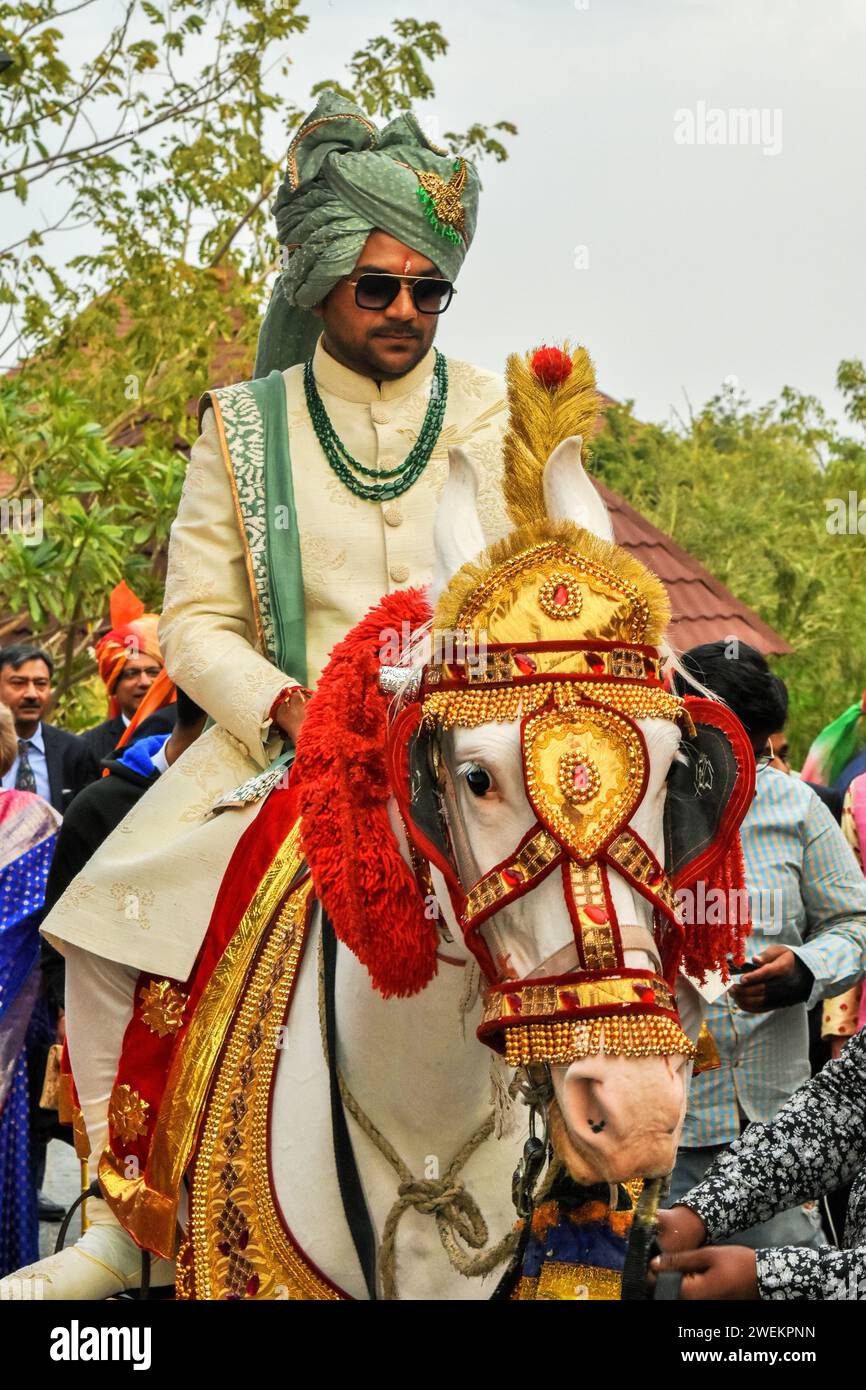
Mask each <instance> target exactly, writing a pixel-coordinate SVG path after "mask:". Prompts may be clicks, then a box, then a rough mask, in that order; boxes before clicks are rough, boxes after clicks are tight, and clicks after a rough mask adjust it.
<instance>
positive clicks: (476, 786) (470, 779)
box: [466, 767, 493, 796]
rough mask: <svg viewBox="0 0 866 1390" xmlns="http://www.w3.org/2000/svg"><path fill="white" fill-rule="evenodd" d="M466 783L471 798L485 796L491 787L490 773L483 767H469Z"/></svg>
mask: <svg viewBox="0 0 866 1390" xmlns="http://www.w3.org/2000/svg"><path fill="white" fill-rule="evenodd" d="M466 783H467V785H468V787H469V790H470V791H471V792H472V795H473V796H485V795H486V793H487V792H489V791H490V788H491V787H492V786H493V782H492V780H491V777H490V773H489V772H486V771H485V769H484V768H483V767H470V769H469V771H468V772H467V773H466Z"/></svg>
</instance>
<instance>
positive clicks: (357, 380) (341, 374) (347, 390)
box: [313, 338, 436, 405]
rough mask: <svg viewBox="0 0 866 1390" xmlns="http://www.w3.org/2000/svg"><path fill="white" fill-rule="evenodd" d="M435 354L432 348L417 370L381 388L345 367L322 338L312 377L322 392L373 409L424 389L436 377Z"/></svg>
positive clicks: (318, 346) (318, 343)
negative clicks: (376, 403)
mask: <svg viewBox="0 0 866 1390" xmlns="http://www.w3.org/2000/svg"><path fill="white" fill-rule="evenodd" d="M435 364H436V354H435V352H434V351H433V349H432V348H431V349H430V351H429V352H428V353H427V355H426V356H425V357H422V358H421V361H420V362H419V363H418V365H417V366H415V367H413V368H412V370H411V372H407V373H406V375H405V376H401V377H397V379H396V380H395V381H383V382H382V383H381V385H380V384H379V383H378V382H376V381H373V379H372V377H368V376H361V375H360V373H358V372H353V371H351V370H350V369H349V368H348V367H344V366H343V365H342V363H340V362H338V361H337V360H336V359H335V358H333V357H332V356H331V354H330V353H329V352H326V351H325V349H324V348H323V347H322V340H321V338H320V339H319V341H318V342H317V343H316V350H315V352H314V353H313V375H314V376H315V378H316V385H317V386H318V387H319V389H320V390H322V391H328V392H329V393H330V394H331V395H333V396H339V397H341V399H342V400H344V401H355V402H356V403H357V404H359V405H372V404H373V403H374V402H376V401H394V400H400V399H401V398H402V397H403V396H408V395H410V394H411V392H412V391H415V390H416V389H417V388H418V387H419V386H421V385H423V384H424V382H425V381H428V380H429V379H430V377H431V376H432V375H433V368H434V366H435Z"/></svg>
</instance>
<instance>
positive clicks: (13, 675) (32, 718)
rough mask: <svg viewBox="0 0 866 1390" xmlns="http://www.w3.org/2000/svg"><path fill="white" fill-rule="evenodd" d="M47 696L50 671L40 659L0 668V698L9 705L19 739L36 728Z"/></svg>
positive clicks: (45, 705) (47, 699) (45, 704)
mask: <svg viewBox="0 0 866 1390" xmlns="http://www.w3.org/2000/svg"><path fill="white" fill-rule="evenodd" d="M50 699H51V673H50V672H49V670H48V667H47V666H46V665H45V662H44V661H42V660H41V658H34V660H33V661H23V662H22V663H21V665H20V666H19V667H18V669H17V671H16V670H15V667H14V666H4V667H3V668H2V670H0V700H2V701H3V702H4V703H5V704H7V705H8V706H9V708H10V709H11V711H12V717H13V719H14V720H15V732H16V733H17V734H18V737H19V738H29V736H30V735H31V734H33V733H35V731H36V726H37V724H38V723H39V722H40V720H41V719H42V717H43V715H44V713H45V710H46V709H47V707H48V701H49V700H50Z"/></svg>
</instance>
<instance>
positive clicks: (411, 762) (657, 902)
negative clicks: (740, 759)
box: [391, 528, 694, 1066]
mask: <svg viewBox="0 0 866 1390" xmlns="http://www.w3.org/2000/svg"><path fill="white" fill-rule="evenodd" d="M573 529H574V533H575V534H574V537H573V538H572V537H571V536H569V537H568V538H567V539H563V538H560V537H551V538H550V539H547V540H541V541H540V542H538V543H536V544H530V545H524V546H523V547H522V548H519V549H516V550H515V551H513V553H512V554H511V555H510V556H509V557H508V559H507V560H506V561H505V563H503V564H500V565H498V566H496V567H495V568H494V569H493V572H492V573H491V574H489V576H488V578H487V579H486V581H485V582H484V583H483V584H482V585H480V586H479V587H477V588H476V589H475V590H474V592H473V595H472V598H471V600H470V601H469V602H468V603H466V604H464V605H462V607H461V611H460V613H459V615H458V619H459V620H458V623H457V624H456V626H457V628H458V629H460V630H462V631H467V630H468V632H469V633H471V634H472V636H473V638H474V640H472V641H469V642H468V643H467V644H466V652H472V653H473V656H472V658H471V659H470V658H469V657H468V656H467V655H466V653H465V652H464V653H463V654H462V655H458V656H457V657H456V658H452V659H447V660H442V661H434V662H432V663H431V664H429V665H428V666H426V667H425V668H424V670H423V673H421V676H420V680H418V681H417V682H416V686H415V689H414V691H413V697H414V698H413V699H412V701H411V703H409V704H407V705H404V708H403V710H402V712H401V713H400V715H399V716H398V717H397V719H396V721H395V722H394V724H393V726H392V731H391V750H392V751H391V756H392V766H393V772H394V775H393V777H392V786H394V787H395V788H396V789H398V791H397V795H398V802H400V805H401V812H402V814H403V817H404V821H405V824H406V827H407V831H408V834H409V838H410V840H411V842H412V844H413V846H414V849H415V851H416V853H417V855H418V857H419V860H420V861H423V863H424V865H425V866H426V864H433V865H435V866H436V867H437V868H438V869H440V871H441V872H442V874H443V876H444V878H445V881H446V883H447V885H448V890H449V893H450V896H451V901H452V905H453V907H454V911H455V914H456V916H457V920H458V922H459V924H460V927H461V929H462V931H463V934H464V937H465V940H466V944H467V946H468V947H469V949H470V950H471V951H472V953H473V954H474V956H475V957H476V959H477V960H478V962H479V964H480V966H481V968H482V970H483V972H484V974H485V976H486V978H487V981H488V985H489V990H488V995H487V1001H486V1006H485V1009H484V1014H483V1018H482V1022H481V1025H480V1027H479V1029H478V1036H479V1037H480V1038H481V1039H482V1040H483V1041H484V1042H486V1043H488V1044H489V1045H490V1046H491V1047H493V1048H494V1049H496V1050H497V1051H500V1052H503V1053H504V1054H505V1057H506V1060H507V1061H508V1063H509V1064H510V1065H512V1066H523V1065H528V1064H532V1063H537V1062H547V1063H550V1062H557V1063H567V1062H570V1061H572V1060H575V1059H576V1058H578V1057H582V1056H585V1055H587V1054H589V1053H594V1052H597V1051H598V1050H599V1049H600V1046H601V1035H602V1029H603V1034H604V1050H605V1051H606V1052H610V1053H626V1054H630V1055H641V1056H643V1055H664V1056H667V1055H671V1054H673V1053H682V1054H686V1055H689V1056H691V1055H692V1052H693V1048H692V1044H691V1043H690V1041H689V1039H688V1038H687V1037H686V1035H685V1033H684V1032H683V1030H682V1028H681V1026H680V1023H679V1019H678V1016H677V1011H676V1003H675V999H674V984H675V979H676V973H677V969H678V966H679V962H680V958H681V954H682V942H683V929H682V926H681V924H680V922H679V920H678V917H677V912H676V903H675V895H674V889H673V885H672V883H671V881H670V879H669V877H668V876H667V874H666V873H665V869H664V867H663V865H662V864H661V863H660V861H659V859H658V858H657V856H656V855H655V854H654V853H653V851H652V850H651V849H650V848H649V846H648V845H647V844H645V843H644V841H643V840H642V839H641V838H640V836H639V835H638V834H637V833H636V832H635V831H634V830H633V829H632V828H631V826H630V824H629V822H630V821H631V819H632V817H633V815H634V813H635V811H636V809H637V807H638V806H639V805H640V802H641V800H642V798H643V796H644V794H645V791H646V786H647V778H648V772H649V754H648V751H647V746H646V741H645V739H644V736H643V733H642V732H641V729H640V727H639V725H638V723H637V721H638V720H641V719H666V720H670V721H672V722H674V723H677V724H679V725H681V726H682V727H683V728H684V730H685V731H686V732H687V733H694V726H693V724H692V720H691V718H690V716H689V713H688V710H687V708H686V703H685V702H684V701H683V700H681V699H679V698H677V697H676V696H673V695H671V694H669V693H668V692H667V691H666V690H665V689H664V687H663V685H662V682H661V679H660V675H659V671H660V665H661V656H660V653H659V650H658V648H657V647H656V646H654V645H652V644H651V643H647V642H646V641H643V640H641V639H642V638H644V636H645V634H646V630H647V628H648V627H652V626H653V623H652V620H651V609H652V606H653V600H654V599H655V600H657V594H656V593H654V591H653V585H656V586H657V587H658V588H660V586H658V585H657V581H655V580H654V579H653V578H652V576H650V575H649V574H648V573H647V572H646V571H643V572H642V574H641V575H640V576H636V578H639V579H643V578H644V575H645V576H646V580H645V582H644V583H635V582H632V581H631V580H630V579H627V578H625V577H623V575H622V574H621V573H618V572H617V566H616V565H615V563H611V561H614V562H615V560H616V558H617V556H618V555H620V554H621V552H617V550H616V547H614V546H613V545H606V544H605V543H604V542H599V541H597V540H596V539H595V538H593V537H588V536H586V533H580V532H578V531H577V528H573ZM578 539H579V540H580V541H582V542H583V543H584V544H583V545H581V547H580V548H578V546H577V545H576V544H575V541H577V540H578ZM590 542H591V543H592V545H591V546H590V544H589V543H590ZM584 547H586V548H591V549H592V550H594V551H596V552H598V551H600V550H601V549H602V548H604V549H605V551H606V552H608V553H605V554H604V560H605V561H607V563H602V562H601V561H600V560H599V559H596V558H593V557H592V555H586V554H585V553H583V550H584ZM631 564H632V566H634V564H635V562H633V561H632V562H631ZM630 572H631V573H635V571H634V569H632V570H631V571H630ZM434 626H435V623H434ZM519 633H523V634H527V633H531V634H532V637H531V639H530V640H528V641H527V640H519V637H518V634H519ZM481 634H483V635H484V636H485V637H489V638H490V639H492V640H490V641H489V643H488V644H487V645H486V646H482V645H480V643H479V640H478V638H479V636H480V635H481ZM602 634H604V635H602ZM434 635H435V633H434ZM512 637H514V638H517V640H508V639H510V638H512ZM500 638H504V639H505V640H500ZM475 653H477V655H475ZM512 720H519V721H520V740H521V761H522V770H523V779H524V785H525V789H526V795H527V798H528V800H529V803H530V805H531V807H532V810H533V812H534V814H535V816H536V820H535V823H534V824H533V825H532V826H531V828H530V829H529V830H528V831H527V832H526V834H524V835H523V837H522V838H521V840H520V842H519V843H518V844H517V845H515V847H514V848H513V850H512V851H511V853H510V854H509V855H507V856H506V857H505V858H504V859H503V860H502V861H501V862H500V863H498V864H496V865H495V866H494V867H493V868H492V869H490V870H489V871H488V872H486V873H485V874H483V875H482V876H481V877H480V878H479V879H478V880H477V881H476V882H474V883H465V882H462V881H461V877H460V871H459V868H458V863H459V856H458V855H457V854H456V853H455V846H454V836H453V830H454V827H453V826H451V825H449V823H448V818H447V816H446V814H445V812H444V808H443V763H442V755H441V738H442V735H443V734H444V733H445V732H446V731H447V730H448V729H450V728H452V727H454V726H455V725H459V726H461V727H475V726H477V725H480V724H484V723H488V722H491V721H493V722H495V721H501V722H505V721H512ZM401 789H402V793H403V794H401ZM419 867H420V866H419ZM554 872H559V873H560V874H561V877H562V883H563V892H564V897H565V902H566V904H567V908H568V913H569V916H570V919H571V924H572V929H573V939H574V950H575V952H576V968H574V969H568V970H566V971H565V972H563V973H550V974H534V975H532V976H531V977H530V978H528V979H513V978H509V977H508V972H507V970H504V969H503V968H502V963H501V962H498V961H497V960H495V959H494V957H493V954H492V953H491V950H490V948H489V945H488V944H487V942H486V941H485V939H484V935H483V932H482V927H483V925H484V923H485V922H487V921H488V920H489V919H490V918H491V917H493V916H494V915H495V914H496V913H498V912H500V911H501V910H502V909H503V908H506V907H508V906H509V905H510V904H511V903H513V902H515V901H516V900H517V899H519V898H521V897H523V896H524V895H525V894H526V893H528V892H530V891H532V890H533V889H534V888H535V887H537V885H538V884H539V883H540V882H542V880H543V879H545V878H546V877H547V876H548V875H549V874H552V873H554ZM611 872H616V873H617V874H619V875H621V877H622V878H623V879H624V880H625V881H626V883H627V884H629V885H630V886H631V887H632V888H633V889H634V890H635V891H636V892H637V893H638V894H640V895H641V896H642V897H643V898H645V899H646V900H647V901H648V902H649V904H650V906H651V908H652V919H653V937H654V942H655V946H656V950H657V953H658V957H659V959H660V962H661V971H660V973H658V974H657V973H655V972H653V971H651V970H648V969H643V970H637V969H631V968H629V967H628V966H626V964H625V949H626V947H625V945H624V937H625V936H627V935H628V925H627V924H621V923H620V922H619V920H618V916H617V912H616V910H615V907H614V902H613V897H612V894H611V888H610V875H611ZM560 954H561V953H559V952H558V953H557V955H560ZM574 958H575V957H574V955H573V956H572V959H574ZM553 959H554V962H555V960H556V957H554V958H553Z"/></svg>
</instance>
